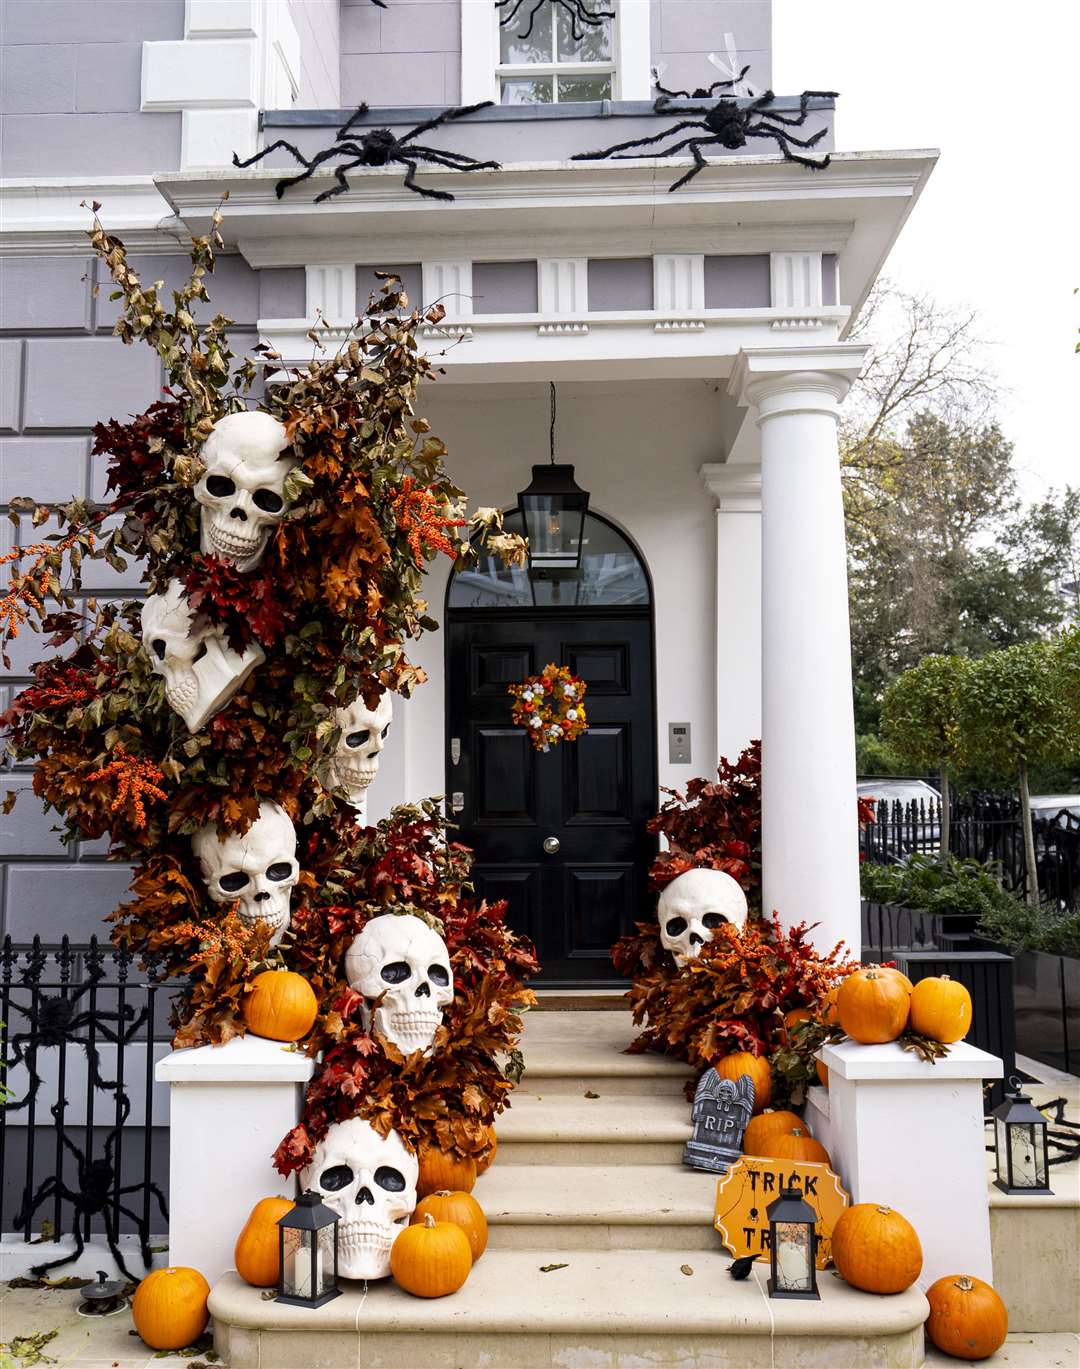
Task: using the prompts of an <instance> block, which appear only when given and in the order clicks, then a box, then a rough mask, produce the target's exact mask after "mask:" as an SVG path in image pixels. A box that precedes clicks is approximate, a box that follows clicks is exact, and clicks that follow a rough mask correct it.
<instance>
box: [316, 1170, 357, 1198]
mask: <svg viewBox="0 0 1080 1369" xmlns="http://www.w3.org/2000/svg"><path fill="white" fill-rule="evenodd" d="M352 1181H353V1172H352V1170H351V1169H350V1168H349V1166H348V1165H331V1166H330V1168H329V1169H324V1170H323V1172H322V1173H321V1174H320V1175H319V1187H320V1188H321V1189H324V1190H325V1191H326V1192H327V1193H337V1192H339V1191H340V1190H341V1189H343V1188H348V1186H349V1185H350V1184H351V1183H352Z"/></svg>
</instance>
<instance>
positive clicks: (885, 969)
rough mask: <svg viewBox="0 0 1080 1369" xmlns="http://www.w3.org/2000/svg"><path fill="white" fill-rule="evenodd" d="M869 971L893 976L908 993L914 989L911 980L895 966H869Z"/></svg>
mask: <svg viewBox="0 0 1080 1369" xmlns="http://www.w3.org/2000/svg"><path fill="white" fill-rule="evenodd" d="M866 968H867V969H868V970H877V972H878V974H884V975H891V976H892V977H893V979H898V980H899V981H900V983H901V984H903V986H904V988H905V989H907V991H908V993H910V992H911V990H912V989H913V988H914V985H913V984H912V982H911V980H910V979H909V978H908V977H907V975H906V974H905V973H904V972H903V970H898V969H897V968H896V966H895V965H867V967H866Z"/></svg>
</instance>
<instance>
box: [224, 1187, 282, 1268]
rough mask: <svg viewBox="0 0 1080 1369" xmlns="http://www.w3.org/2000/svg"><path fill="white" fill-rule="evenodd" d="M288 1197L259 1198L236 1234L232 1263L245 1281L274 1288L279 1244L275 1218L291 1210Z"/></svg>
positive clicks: (279, 1263)
mask: <svg viewBox="0 0 1080 1369" xmlns="http://www.w3.org/2000/svg"><path fill="white" fill-rule="evenodd" d="M293 1206H294V1204H293V1202H292V1200H291V1199H289V1198H260V1199H259V1201H258V1202H257V1203H256V1204H255V1206H254V1207H253V1208H252V1209H251V1216H250V1217H249V1218H248V1219H247V1221H246V1222H245V1223H244V1229H243V1230H242V1231H241V1232H240V1235H239V1236H237V1238H236V1246H235V1248H234V1250H233V1263H234V1264H235V1265H236V1272H237V1273H238V1274H239V1275H240V1277H241V1278H242V1279H243V1280H244V1282H245V1283H250V1284H252V1285H253V1286H254V1287H255V1288H273V1287H274V1285H275V1284H276V1283H277V1281H278V1275H279V1273H280V1272H281V1245H280V1234H281V1233H280V1232H279V1231H278V1218H279V1217H284V1216H285V1214H286V1212H291V1211H292V1209H293Z"/></svg>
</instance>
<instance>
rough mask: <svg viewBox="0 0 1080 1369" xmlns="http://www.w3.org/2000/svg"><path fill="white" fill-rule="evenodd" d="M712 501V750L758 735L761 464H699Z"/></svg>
mask: <svg viewBox="0 0 1080 1369" xmlns="http://www.w3.org/2000/svg"><path fill="white" fill-rule="evenodd" d="M701 478H702V480H703V481H704V482H705V487H706V489H707V490H708V491H709V493H710V494H712V495H713V497H714V498H715V499H716V753H717V756H718V757H719V756H726V757H727V758H728V760H731V761H733V760H734V759H735V757H736V756H737V755H738V754H739V752H740V751H742V750H743V748H744V747H746V746H747V745H748V744H749V743H750V742H751V741H754V740H755V739H756V738H758V737H760V736H761V467H760V466H759V465H758V464H757V463H756V462H755V463H749V462H744V463H737V464H734V465H728V464H722V465H721V464H715V465H713V464H710V465H706V466H702V468H701Z"/></svg>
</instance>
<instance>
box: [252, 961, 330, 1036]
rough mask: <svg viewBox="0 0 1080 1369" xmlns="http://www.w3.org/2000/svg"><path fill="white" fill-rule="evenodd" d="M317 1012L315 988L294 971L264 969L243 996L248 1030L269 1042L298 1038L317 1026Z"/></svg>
mask: <svg viewBox="0 0 1080 1369" xmlns="http://www.w3.org/2000/svg"><path fill="white" fill-rule="evenodd" d="M318 1014H319V1000H318V999H317V998H316V997H315V991H314V989H312V987H311V985H310V984H309V983H308V982H307V980H306V979H305V978H304V976H303V975H302V974H296V973H295V971H293V970H264V971H263V972H262V974H257V975H256V976H255V978H254V979H253V980H252V981H251V987H250V989H249V991H248V993H247V994H246V995H245V996H244V1021H245V1022H246V1023H247V1027H248V1031H250V1032H253V1033H254V1034H255V1035H256V1036H265V1037H266V1038H267V1040H269V1041H299V1040H300V1038H301V1037H303V1036H307V1034H308V1032H309V1031H310V1030H311V1029H312V1027H313V1026H314V1025H315V1018H316V1017H317V1016H318Z"/></svg>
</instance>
